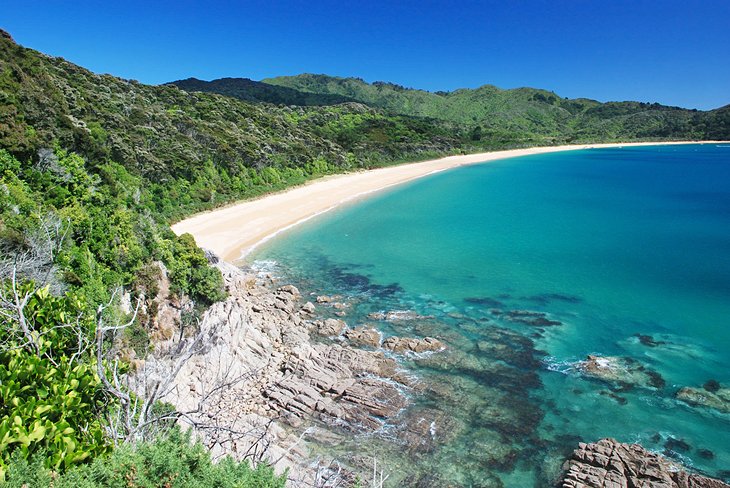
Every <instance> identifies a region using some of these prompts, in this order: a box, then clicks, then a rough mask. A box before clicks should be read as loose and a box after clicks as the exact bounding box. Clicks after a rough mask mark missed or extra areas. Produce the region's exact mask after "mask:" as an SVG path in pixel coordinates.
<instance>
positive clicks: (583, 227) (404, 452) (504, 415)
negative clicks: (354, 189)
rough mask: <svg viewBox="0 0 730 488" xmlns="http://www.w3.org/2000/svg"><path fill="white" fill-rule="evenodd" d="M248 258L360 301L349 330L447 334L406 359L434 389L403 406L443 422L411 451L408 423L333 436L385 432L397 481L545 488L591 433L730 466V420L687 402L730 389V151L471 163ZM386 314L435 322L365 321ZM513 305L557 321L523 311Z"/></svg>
mask: <svg viewBox="0 0 730 488" xmlns="http://www.w3.org/2000/svg"><path fill="white" fill-rule="evenodd" d="M249 261H250V262H254V261H255V262H256V263H257V265H259V266H262V265H265V264H266V265H268V266H270V267H271V266H273V269H274V270H275V272H277V273H279V274H285V276H286V278H287V279H289V280H291V281H292V282H294V283H296V284H298V285H299V286H301V287H303V289H304V290H306V291H309V292H312V293H316V294H340V295H343V296H344V297H346V298H348V299H350V300H351V301H352V302H353V303H354V306H353V308H352V310H351V311H350V312H349V314H348V316H347V317H346V318H345V320H346V321H347V322H348V323H349V324H350V325H351V326H357V325H362V324H370V325H372V326H374V327H377V328H379V329H380V330H382V331H383V333H384V334H385V335H403V336H425V335H431V336H436V337H439V338H441V339H442V340H443V341H444V342H446V343H447V344H448V346H449V350H448V351H447V352H445V353H440V354H436V355H432V356H426V357H407V358H404V359H403V360H402V362H403V365H404V367H406V368H408V369H409V370H411V371H413V372H414V374H416V375H417V376H418V377H419V378H422V379H424V383H427V384H429V385H431V388H430V389H427V390H426V391H425V392H424V393H423V394H420V395H416V396H415V397H414V402H415V405H414V407H412V409H413V411H412V412H404V414H403V415H405V416H407V415H422V416H423V418H428V419H433V422H434V423H433V426H434V429H433V430H432V432H435V434H434V435H433V439H432V443H430V444H429V445H427V446H420V447H409V446H406V447H403V446H404V445H403V441H402V440H401V439H400V438H399V437H398V434H397V429H398V426H397V425H394V426H393V432H392V433H390V434H392V435H390V434H389V433H387V432H386V433H383V435H380V436H377V435H376V436H372V435H371V436H368V439H358V440H356V441H353V442H355V444H353V445H351V446H339V449H341V450H342V452H343V453H344V452H347V451H348V450H352V449H354V446H355V445H357V446H360V447H358V448H357V449H363V450H367V449H368V448H367V447H362V446H367V445H371V446H372V447H371V449H372V450H373V452H377V453H381V456H385V457H386V458H388V459H390V460H391V466H390V469H391V471H393V473H394V474H393V476H392V480H393V482H394V483H396V484H397V483H403V484H413V485H416V484H418V483H421V485H422V486H429V485H431V484H432V485H434V486H435V485H438V484H441V483H451V484H455V485H463V486H507V487H518V486H547V484H548V483H549V481H550V480H551V479H553V478H554V476H555V475H556V473H557V472H558V470H559V467H560V464H561V462H562V460H563V459H564V458H565V456H566V455H567V454H568V453H569V452H570V451H571V450H572V449H573V448H575V446H576V444H577V442H578V441H579V440H582V441H594V440H597V439H599V438H602V437H615V438H617V439H619V440H621V441H624V442H640V443H642V444H643V445H644V446H645V447H647V448H649V449H652V450H656V451H659V452H665V453H666V454H668V455H670V456H674V457H676V458H677V459H680V460H682V461H683V462H685V463H686V464H688V465H691V466H693V467H694V468H696V469H698V470H701V471H703V472H705V473H708V474H711V475H715V476H723V477H727V476H728V472H727V471H723V470H730V414H723V413H720V412H718V411H715V410H711V409H706V408H697V407H690V406H688V405H686V404H684V403H682V402H680V401H678V400H676V399H675V397H674V395H675V393H676V392H677V390H678V389H680V388H681V387H684V386H692V387H701V386H702V385H703V384H704V383H705V382H707V381H708V380H710V379H714V380H716V381H718V382H720V384H722V385H723V386H730V147H720V146H716V145H702V146H699V145H683V146H652V147H625V148H611V149H590V150H581V151H571V152H562V153H552V154H545V155H536V156H525V157H520V158H513V159H508V160H502V161H496V162H491V163H487V164H482V165H475V166H469V167H464V168H460V169H456V170H452V171H448V172H443V173H439V174H435V175H431V176H428V177H425V178H422V179H419V180H416V181H414V182H411V183H409V184H407V185H405V186H401V187H398V188H396V189H393V190H390V191H387V192H383V193H379V194H376V195H375V196H373V197H371V198H368V199H366V200H363V201H361V202H357V203H355V204H352V205H348V206H345V207H343V208H339V209H337V210H335V211H332V212H330V213H327V214H325V215H323V216H321V217H319V218H317V219H314V220H311V221H309V222H307V223H305V224H302V225H301V226H298V227H296V228H294V229H292V230H290V231H288V232H286V233H284V234H282V235H281V236H279V237H278V238H276V239H274V240H272V241H271V242H269V243H267V244H266V245H265V246H264V247H262V248H260V249H258V250H257V251H256V253H255V254H254V255H253V256H250V257H249ZM381 310H386V311H387V310H411V311H414V312H417V313H419V314H421V315H424V316H429V317H430V318H428V319H423V320H416V321H394V322H386V321H381V322H377V321H373V320H371V319H368V318H367V314H368V313H370V312H374V311H381ZM515 310H528V311H531V312H542V313H546V314H547V315H546V317H547V318H549V319H550V320H554V321H557V322H560V325H548V326H545V325H544V324H538V325H535V324H527V323H524V322H521V321H519V320H510V316H509V315H508V314H505V312H509V311H515ZM639 335H642V336H645V337H644V340H643V341H642V340H640V338H639ZM588 354H595V355H600V356H615V357H621V358H629V359H628V360H629V361H634V362H633V363H631V365H632V367H637V368H644V370H645V371H646V370H648V371H652V372H654V373H656V374H655V375H654V378H657V376H658V377H659V378H660V380H659V381H656V382H654V383H653V384H650V385H647V384H638V385H636V384H631V382H629V383H620V382H615V383H612V382H604V381H600V380H597V379H595V378H590V377H588V376H586V375H585V374H582V373H581V371H580V370H579V368H577V364H578V362H579V361H581V360H583V359H585V358H586V356H587V355H588ZM396 423H397V422H396ZM389 449H390V450H389ZM388 452H390V453H392V454H391V455H384V454H383V453H388ZM414 472H416V474H414Z"/></svg>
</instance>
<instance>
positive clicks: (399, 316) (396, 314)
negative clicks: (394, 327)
mask: <svg viewBox="0 0 730 488" xmlns="http://www.w3.org/2000/svg"><path fill="white" fill-rule="evenodd" d="M368 318H369V319H371V320H385V321H387V322H396V321H399V320H420V319H430V318H433V317H432V316H430V315H419V314H417V313H416V312H414V311H412V310H390V311H388V312H373V313H370V314H368Z"/></svg>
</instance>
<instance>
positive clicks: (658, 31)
mask: <svg viewBox="0 0 730 488" xmlns="http://www.w3.org/2000/svg"><path fill="white" fill-rule="evenodd" d="M0 27H1V28H4V29H6V30H8V31H9V32H10V33H11V34H12V35H13V37H14V38H15V39H16V41H17V42H19V43H21V44H23V45H25V46H28V47H32V48H34V49H37V50H39V51H43V52H45V53H48V54H51V55H55V56H63V57H64V58H66V59H68V60H70V61H73V62H75V63H77V64H80V65H82V66H84V67H87V68H89V69H91V70H93V71H95V72H102V73H111V74H114V75H117V76H121V77H124V78H133V79H137V80H139V81H141V82H144V83H153V84H155V83H163V82H166V81H171V80H176V79H180V78H187V77H190V76H194V77H197V78H201V79H213V78H219V77H224V76H232V77H248V78H252V79H262V78H265V77H270V76H278V75H292V74H298V73H303V72H309V73H327V74H331V75H337V76H358V77H361V78H364V79H365V80H367V81H377V80H384V81H392V82H394V83H398V84H401V85H406V86H409V87H414V88H423V89H427V90H432V91H435V90H453V89H456V88H465V87H477V86H479V85H482V84H487V83H489V84H494V85H497V86H499V87H502V88H515V87H520V86H532V87H538V88H546V89H549V90H554V91H555V92H556V93H558V94H559V95H561V96H567V97H571V98H574V97H589V98H595V99H598V100H601V101H608V100H639V101H646V102H660V103H664V104H669V105H679V106H683V107H688V108H700V109H709V108H716V107H719V106H722V105H726V104H728V103H730V61H729V59H730V0H701V1H697V0H683V1H676V0H656V1H644V0H631V1H625V0H601V1H599V0H595V1H594V0H532V1H520V0H505V1H502V2H493V1H481V2H477V1H431V0H420V1H400V2H398V1H395V0H392V1H382V2H381V1H375V0H372V1H369V0H360V1H357V2H349V1H345V0H342V1H316V0H310V1H294V0H289V1H284V0H268V1H223V0H209V1H206V2H202V1H199V2H193V1H188V0H177V1H166V0H163V1H147V2H142V1H136V0H127V1H116V0H114V1H106V2H105V1H88V0H76V1H73V0H67V1H58V0H46V1H35V0H24V1H13V0H3V1H2V8H1V9H0Z"/></svg>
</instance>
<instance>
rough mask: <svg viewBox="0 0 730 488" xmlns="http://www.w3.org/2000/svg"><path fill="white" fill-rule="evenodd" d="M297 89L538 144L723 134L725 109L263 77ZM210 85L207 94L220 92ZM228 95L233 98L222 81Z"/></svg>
mask: <svg viewBox="0 0 730 488" xmlns="http://www.w3.org/2000/svg"><path fill="white" fill-rule="evenodd" d="M263 82H264V83H266V84H270V85H275V86H278V87H280V88H288V89H294V90H297V91H300V92H303V93H311V94H318V95H321V96H325V95H330V96H333V95H337V96H342V97H346V98H348V99H351V100H356V101H359V102H362V103H364V104H367V105H369V106H371V107H376V108H381V109H385V110H386V111H387V112H389V113H395V114H401V115H409V116H420V117H430V118H434V119H440V120H444V121H449V122H454V123H458V124H461V125H463V126H464V127H465V128H470V129H471V130H472V131H475V132H474V134H475V136H479V138H480V139H481V138H493V137H495V136H497V137H503V138H506V139H509V135H510V134H514V133H523V134H529V135H530V136H531V137H532V138H533V139H536V140H538V141H546V142H548V141H554V142H571V141H600V140H607V141H610V140H628V139H644V138H653V139H664V138H671V139H685V140H686V139H709V138H718V139H727V138H728V137H729V136H730V132H729V131H728V120H730V106H726V107H724V108H723V109H718V110H713V111H710V112H699V111H696V110H687V109H682V108H679V107H667V106H663V105H660V104H657V103H652V104H649V103H639V102H609V103H600V102H597V101H595V100H588V99H567V98H563V97H560V96H558V95H556V94H555V93H552V92H548V91H545V90H538V89H534V88H518V89H514V90H502V89H499V88H497V87H495V86H491V85H484V86H481V87H479V88H476V89H462V90H456V91H453V92H437V93H430V92H427V91H423V90H414V89H409V88H404V87H402V86H398V85H394V84H392V83H383V82H376V83H372V84H369V83H366V82H364V81H363V80H361V79H359V78H337V77H332V76H326V75H310V74H304V75H299V76H286V77H279V78H271V79H266V80H263ZM216 83H217V82H215V81H214V82H211V85H210V88H211V91H218V85H217V84H216ZM226 85H227V87H228V92H227V93H226V92H224V91H218V92H219V93H224V94H229V95H233V96H235V91H234V90H233V89H232V88H231V87H232V85H233V82H232V81H231V80H228V82H227V84H226Z"/></svg>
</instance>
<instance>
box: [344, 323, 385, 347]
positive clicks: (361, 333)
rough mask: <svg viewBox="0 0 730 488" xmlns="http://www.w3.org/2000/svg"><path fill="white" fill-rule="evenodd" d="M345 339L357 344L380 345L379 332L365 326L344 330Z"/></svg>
mask: <svg viewBox="0 0 730 488" xmlns="http://www.w3.org/2000/svg"><path fill="white" fill-rule="evenodd" d="M345 337H346V338H347V340H349V341H350V342H352V343H353V344H355V345H357V346H368V347H378V346H379V345H380V340H381V336H380V332H378V331H377V330H375V329H372V328H367V327H358V328H356V329H349V330H348V331H346V332H345Z"/></svg>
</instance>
